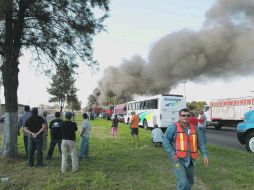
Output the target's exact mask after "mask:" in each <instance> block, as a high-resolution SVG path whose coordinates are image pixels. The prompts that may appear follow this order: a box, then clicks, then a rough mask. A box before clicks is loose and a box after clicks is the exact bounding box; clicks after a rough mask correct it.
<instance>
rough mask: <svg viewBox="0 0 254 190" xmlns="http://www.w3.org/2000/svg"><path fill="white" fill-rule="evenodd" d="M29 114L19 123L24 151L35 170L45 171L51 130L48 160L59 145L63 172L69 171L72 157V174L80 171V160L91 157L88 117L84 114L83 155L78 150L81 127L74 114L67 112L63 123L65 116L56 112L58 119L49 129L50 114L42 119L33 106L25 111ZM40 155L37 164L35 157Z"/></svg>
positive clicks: (43, 114)
mask: <svg viewBox="0 0 254 190" xmlns="http://www.w3.org/2000/svg"><path fill="white" fill-rule="evenodd" d="M24 111H25V113H24V114H23V115H22V116H21V117H20V119H19V122H18V127H19V130H18V134H20V129H21V128H23V139H24V147H25V151H26V158H27V159H28V164H29V166H31V167H34V166H36V167H42V166H44V162H43V152H44V151H46V150H47V138H48V128H49V130H50V146H49V149H48V152H47V160H51V159H52V156H53V152H54V148H55V146H56V145H58V150H59V153H60V154H61V160H62V161H61V171H62V173H64V172H66V170H67V166H68V163H67V160H68V159H67V158H68V155H69V154H70V155H71V160H72V172H76V171H77V170H78V167H79V166H78V161H79V159H82V158H86V157H88V156H89V136H90V131H91V125H90V123H89V121H88V115H87V114H86V113H83V119H84V120H83V123H82V125H81V130H80V136H81V143H80V153H79V155H78V148H77V146H76V131H77V130H78V127H77V123H76V122H74V121H72V120H71V119H72V117H73V114H72V112H65V119H64V120H63V119H61V118H60V117H61V113H60V112H55V118H54V119H53V120H52V121H50V123H49V126H48V121H47V112H46V111H44V112H43V113H42V116H40V115H39V114H38V108H36V107H34V108H32V109H31V111H30V107H29V106H25V107H24ZM35 151H36V164H35V162H34V155H35Z"/></svg>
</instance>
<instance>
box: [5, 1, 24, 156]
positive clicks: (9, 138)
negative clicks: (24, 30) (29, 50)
mask: <svg viewBox="0 0 254 190" xmlns="http://www.w3.org/2000/svg"><path fill="white" fill-rule="evenodd" d="M12 6H13V0H6V1H5V41H4V56H3V58H4V60H3V65H2V66H1V70H2V76H3V86H4V96H5V126H4V142H3V156H5V157H6V156H8V157H15V156H16V155H17V153H18V149H17V110H18V98H17V90H18V72H19V69H18V57H19V52H20V45H17V44H16V45H15V37H17V35H19V34H20V33H16V34H15V32H14V22H13V19H12ZM15 35H16V36H15Z"/></svg>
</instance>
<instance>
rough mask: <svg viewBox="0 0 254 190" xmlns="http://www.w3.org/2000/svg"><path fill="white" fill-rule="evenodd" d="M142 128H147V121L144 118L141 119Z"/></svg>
mask: <svg viewBox="0 0 254 190" xmlns="http://www.w3.org/2000/svg"><path fill="white" fill-rule="evenodd" d="M143 128H144V129H146V130H147V129H148V123H147V121H146V119H145V120H144V121H143Z"/></svg>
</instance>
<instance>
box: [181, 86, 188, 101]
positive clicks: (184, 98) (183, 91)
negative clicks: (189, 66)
mask: <svg viewBox="0 0 254 190" xmlns="http://www.w3.org/2000/svg"><path fill="white" fill-rule="evenodd" d="M181 83H182V84H183V92H184V99H185V101H186V90H185V85H186V83H187V82H186V81H182V82H181Z"/></svg>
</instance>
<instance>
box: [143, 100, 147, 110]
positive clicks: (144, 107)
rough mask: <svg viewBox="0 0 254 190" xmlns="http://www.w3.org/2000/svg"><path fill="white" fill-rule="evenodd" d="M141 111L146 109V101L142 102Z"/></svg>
mask: <svg viewBox="0 0 254 190" xmlns="http://www.w3.org/2000/svg"><path fill="white" fill-rule="evenodd" d="M143 109H144V110H145V109H147V108H146V101H144V106H143Z"/></svg>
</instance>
